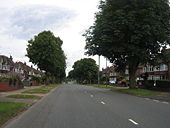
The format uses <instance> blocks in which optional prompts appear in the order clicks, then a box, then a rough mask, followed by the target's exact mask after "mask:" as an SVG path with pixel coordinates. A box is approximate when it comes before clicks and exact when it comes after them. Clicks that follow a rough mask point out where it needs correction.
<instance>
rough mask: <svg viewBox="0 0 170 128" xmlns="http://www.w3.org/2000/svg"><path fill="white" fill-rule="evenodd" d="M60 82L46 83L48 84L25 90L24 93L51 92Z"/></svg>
mask: <svg viewBox="0 0 170 128" xmlns="http://www.w3.org/2000/svg"><path fill="white" fill-rule="evenodd" d="M57 86H58V84H51V85H46V86H43V87H41V88H35V89H30V90H26V91H24V92H23V93H31V94H34V93H40V94H46V93H48V92H50V91H51V90H52V89H53V88H55V87H57Z"/></svg>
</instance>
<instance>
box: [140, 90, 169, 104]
mask: <svg viewBox="0 0 170 128" xmlns="http://www.w3.org/2000/svg"><path fill="white" fill-rule="evenodd" d="M142 97H144V98H149V99H154V100H160V101H166V102H170V92H161V94H160V95H146V96H142Z"/></svg>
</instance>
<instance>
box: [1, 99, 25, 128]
mask: <svg viewBox="0 0 170 128" xmlns="http://www.w3.org/2000/svg"><path fill="white" fill-rule="evenodd" d="M27 106H28V105H27V104H24V103H13V102H0V125H2V124H3V123H4V122H5V121H7V120H9V119H10V118H12V117H13V116H15V115H16V114H17V113H18V112H20V111H22V110H24V109H25V108H26V107H27Z"/></svg>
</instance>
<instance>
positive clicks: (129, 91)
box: [87, 84, 161, 96]
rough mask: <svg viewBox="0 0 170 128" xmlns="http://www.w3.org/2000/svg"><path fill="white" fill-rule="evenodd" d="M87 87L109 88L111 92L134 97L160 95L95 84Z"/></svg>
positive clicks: (152, 92)
mask: <svg viewBox="0 0 170 128" xmlns="http://www.w3.org/2000/svg"><path fill="white" fill-rule="evenodd" d="M87 86H93V87H99V88H109V89H111V90H113V91H118V92H122V93H126V94H132V95H136V96H145V95H160V94H161V92H155V91H149V90H142V89H129V88H124V87H115V86H109V85H107V86H106V85H97V84H90V85H89V84H88V85H87Z"/></svg>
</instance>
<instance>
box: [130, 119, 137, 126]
mask: <svg viewBox="0 0 170 128" xmlns="http://www.w3.org/2000/svg"><path fill="white" fill-rule="evenodd" d="M129 121H130V122H132V123H133V124H135V125H139V124H138V123H137V122H135V121H134V120H132V119H129Z"/></svg>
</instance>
